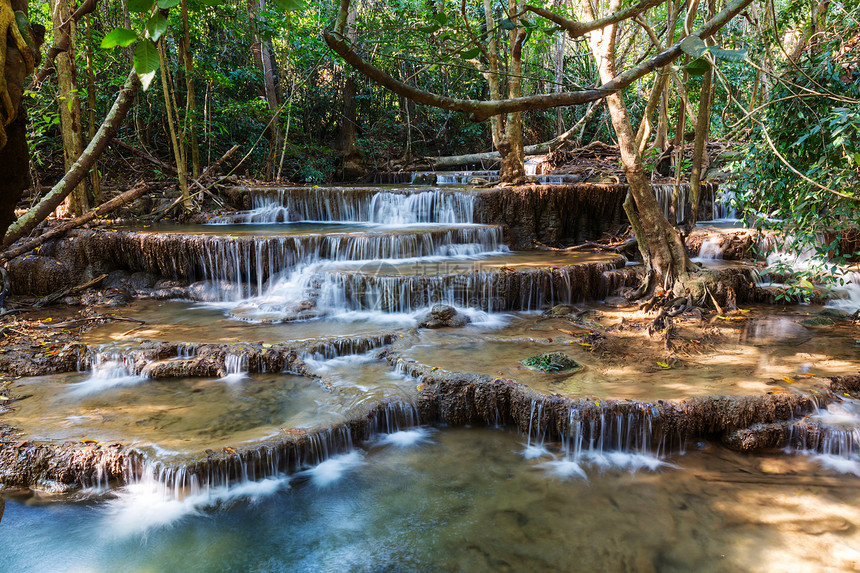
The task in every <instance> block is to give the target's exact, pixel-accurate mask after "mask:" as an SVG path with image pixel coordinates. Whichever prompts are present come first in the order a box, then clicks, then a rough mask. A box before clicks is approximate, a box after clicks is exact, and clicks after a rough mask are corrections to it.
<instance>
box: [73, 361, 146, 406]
mask: <svg viewBox="0 0 860 573" xmlns="http://www.w3.org/2000/svg"><path fill="white" fill-rule="evenodd" d="M135 358H136V357H135V356H134V355H131V354H129V353H126V352H120V351H115V350H111V351H102V352H97V353H96V354H95V355H94V356H93V357H92V358H91V360H90V363H89V367H90V371H91V373H90V377H89V378H87V379H86V380H84V381H83V382H79V383H77V384H73V385H72V390H71V392H70V394H71V395H72V396H78V397H83V396H88V395H90V394H97V393H99V392H103V391H104V390H107V389H109V388H114V387H116V386H130V385H132V384H138V383H140V382H142V381H144V380H146V378H147V377H146V375H145V374H142V373H140V372H138V369H137V367H136V364H135V363H136V360H135Z"/></svg>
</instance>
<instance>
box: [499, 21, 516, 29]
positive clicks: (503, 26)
mask: <svg viewBox="0 0 860 573" xmlns="http://www.w3.org/2000/svg"><path fill="white" fill-rule="evenodd" d="M499 27H500V28H501V29H502V30H513V29H514V28H516V27H517V25H516V24H514V23H513V22H512V21H511V20H510V18H505V19H504V20H502V21H501V22H499Z"/></svg>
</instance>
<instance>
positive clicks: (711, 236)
mask: <svg viewBox="0 0 860 573" xmlns="http://www.w3.org/2000/svg"><path fill="white" fill-rule="evenodd" d="M763 239H764V235H762V233H761V232H759V231H756V230H753V229H731V230H724V229H709V228H707V227H696V228H695V229H694V230H693V232H692V233H690V234H689V235H688V236H687V238H686V241H685V243H686V245H687V250H688V251H689V252H690V254H691V255H693V256H695V255H699V254H704V253H702V252H701V251H702V245H703V244H704V243H706V242H709V243H711V244H712V245H713V244H716V245H717V249H718V251H719V258H721V259H725V260H730V261H739V260H743V259H753V258H755V253H756V246H757V245H758V244H759V243H760V242H761V241H762V240H763Z"/></svg>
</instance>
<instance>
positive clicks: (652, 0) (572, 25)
mask: <svg viewBox="0 0 860 573" xmlns="http://www.w3.org/2000/svg"><path fill="white" fill-rule="evenodd" d="M665 1H666V0H641V1H640V2H639V3H637V4H634V5H633V6H630V7H629V8H625V9H624V10H619V11H618V12H615V13H613V14H610V15H609V16H605V17H603V18H598V19H596V20H592V21H591V22H577V21H576V20H571V19H570V18H565V17H564V16H561V15H559V14H556V13H555V12H551V11H550V10H547V9H546V8H541V7H540V6H532V5H531V4H527V5H526V10H528V11H529V12H532V13H534V14H537V15H538V16H540V17H542V18H546V19H547V20H549V21H550V22H552V23H554V24H558V25H559V26H561V27H562V28H563V29H564V30H565V31H566V32H567V33H568V35H569V36H570V37H571V38H579V37H580V36H584V35H586V34H587V33H589V32H593V31H594V30H599V29H601V28H605V27H606V26H609V25H610V24H617V23H618V22H621V21H622V20H628V19H630V18H633V17H634V16H638V15H639V14H641V13H642V12H644V11H645V10H648V9H650V8H653V7H654V6H659V5H660V4H662V3H663V2H665Z"/></svg>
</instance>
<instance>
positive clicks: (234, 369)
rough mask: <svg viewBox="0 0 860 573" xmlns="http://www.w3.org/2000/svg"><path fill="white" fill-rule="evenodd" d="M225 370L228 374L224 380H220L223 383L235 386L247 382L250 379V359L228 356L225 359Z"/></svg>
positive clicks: (233, 355)
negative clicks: (237, 383) (243, 381)
mask: <svg viewBox="0 0 860 573" xmlns="http://www.w3.org/2000/svg"><path fill="white" fill-rule="evenodd" d="M224 369H225V370H226V371H227V373H226V374H225V375H224V377H223V378H220V380H221V381H222V382H227V383H229V384H235V383H236V382H241V381H242V380H246V379H247V378H248V357H247V356H240V355H237V354H228V355H227V356H225V357H224Z"/></svg>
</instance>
